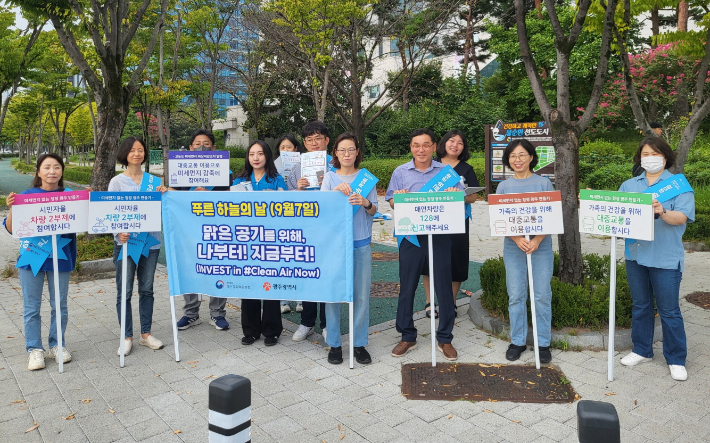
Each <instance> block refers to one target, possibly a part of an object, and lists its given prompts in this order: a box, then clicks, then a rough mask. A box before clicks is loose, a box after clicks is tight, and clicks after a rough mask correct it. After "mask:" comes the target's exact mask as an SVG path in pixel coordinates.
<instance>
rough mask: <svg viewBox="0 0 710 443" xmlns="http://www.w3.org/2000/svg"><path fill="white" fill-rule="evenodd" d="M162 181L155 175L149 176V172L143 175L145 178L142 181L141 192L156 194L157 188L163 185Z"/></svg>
mask: <svg viewBox="0 0 710 443" xmlns="http://www.w3.org/2000/svg"><path fill="white" fill-rule="evenodd" d="M162 181H163V180H162V179H161V178H160V177H156V176H154V175H153V174H148V173H147V172H144V173H143V178H142V179H141V189H140V191H141V192H154V191H155V188H157V187H158V186H160V184H161V183H162Z"/></svg>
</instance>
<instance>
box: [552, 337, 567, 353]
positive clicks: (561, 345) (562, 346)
mask: <svg viewBox="0 0 710 443" xmlns="http://www.w3.org/2000/svg"><path fill="white" fill-rule="evenodd" d="M550 347H551V348H552V349H559V350H561V351H569V342H568V341H567V340H551V341H550Z"/></svg>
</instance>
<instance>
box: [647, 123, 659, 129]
mask: <svg viewBox="0 0 710 443" xmlns="http://www.w3.org/2000/svg"><path fill="white" fill-rule="evenodd" d="M648 125H649V126H650V127H651V129H663V125H662V124H660V123H658V122H651V123H649V124H648Z"/></svg>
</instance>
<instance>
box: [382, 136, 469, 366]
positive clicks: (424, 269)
mask: <svg viewBox="0 0 710 443" xmlns="http://www.w3.org/2000/svg"><path fill="white" fill-rule="evenodd" d="M409 147H410V149H411V151H412V156H413V157H414V158H413V159H412V161H411V162H408V163H405V164H403V165H401V166H399V167H398V168H397V169H395V170H394V172H393V173H392V178H391V180H390V184H389V187H388V188H387V193H386V194H385V200H387V201H389V203H390V206H392V208H394V194H399V193H406V192H417V191H419V190H420V189H421V188H422V187H424V185H426V184H427V183H428V182H429V181H430V180H431V179H432V178H434V177H435V176H436V175H437V174H438V173H439V172H441V169H442V168H443V167H444V165H443V164H441V163H439V162H437V161H434V160H433V159H432V154H433V153H434V151H435V150H436V140H435V137H434V134H433V133H432V132H431V131H430V130H429V129H416V130H414V132H412V134H411V135H410V138H409ZM446 191H449V192H451V191H463V187H462V186H461V184H460V183H459V184H458V185H457V187H455V188H447V189H446ZM417 240H418V242H419V246H415V245H414V244H412V243H411V242H410V241H409V240H407V239H404V240H402V242H401V243H400V246H399V283H400V289H399V300H398V302H397V321H396V326H397V332H400V333H401V334H402V341H400V342H399V344H398V345H397V346H395V348H394V349H393V350H392V356H393V357H402V356H404V355H405V354H406V353H407V352H409V351H411V350H412V349H415V348H416V347H417V328H416V327H415V326H414V320H413V319H412V314H413V310H414V293H415V292H416V290H417V286H418V285H419V277H420V276H421V275H427V274H428V272H429V258H428V257H429V255H428V254H429V252H428V248H429V244H428V237H427V236H426V235H419V236H417ZM432 243H433V244H432V245H431V247H433V248H434V250H433V257H434V277H435V278H434V290H435V292H436V297H437V299H438V300H439V310H440V314H439V328H438V329H437V331H436V339H437V341H438V343H439V344H438V346H437V349H438V350H439V351H440V352H441V353H442V354H443V355H444V358H446V359H447V360H456V359H457V358H458V354H457V353H456V349H454V347H453V346H452V345H451V340H452V339H453V334H452V333H451V331H452V329H453V327H454V320H455V318H456V313H455V311H454V301H453V300H454V297H453V292H452V290H451V238H450V237H449V236H448V235H433V236H432Z"/></svg>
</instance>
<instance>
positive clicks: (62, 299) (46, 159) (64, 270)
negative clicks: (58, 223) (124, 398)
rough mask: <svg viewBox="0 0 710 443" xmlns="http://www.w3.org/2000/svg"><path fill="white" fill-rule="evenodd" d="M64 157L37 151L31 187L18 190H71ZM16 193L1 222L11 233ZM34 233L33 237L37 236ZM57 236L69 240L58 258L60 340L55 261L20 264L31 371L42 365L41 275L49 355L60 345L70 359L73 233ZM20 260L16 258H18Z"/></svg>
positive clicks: (54, 355)
mask: <svg viewBox="0 0 710 443" xmlns="http://www.w3.org/2000/svg"><path fill="white" fill-rule="evenodd" d="M63 175H64V160H62V157H61V156H59V155H57V154H54V153H50V154H44V155H40V156H39V158H38V159H37V169H36V172H35V178H34V180H33V181H32V187H31V188H30V189H27V190H25V191H23V192H22V193H21V194H42V193H45V192H63V191H70V189H67V188H65V187H64V179H63ZM15 195H16V194H15V193H14V192H11V193H10V194H9V195H8V196H7V202H6V205H7V207H8V208H10V213H9V214H8V216H7V218H5V219H4V220H3V225H5V229H7V232H9V233H10V234H12V205H13V204H14V203H15ZM37 238H38V237H34V238H33V239H37ZM60 238H63V239H68V240H70V241H69V243H67V244H66V245H64V246H63V247H62V251H64V255H65V256H66V258H65V259H62V258H59V260H58V262H57V264H58V265H59V269H58V270H57V271H58V272H59V305H60V312H61V316H62V317H61V321H62V341H63V343H57V341H58V340H57V321H56V315H57V314H56V312H57V310H56V306H55V304H54V289H55V288H54V271H55V270H54V263H53V259H52V257H47V259H46V260H45V261H44V263H42V267H41V268H40V269H39V272H37V274H36V275H35V273H34V272H33V271H32V268H31V267H30V265H24V266H20V267H19V270H18V271H19V276H20V286H21V287H22V304H23V311H24V313H23V319H24V324H25V348H26V350H27V353H28V361H27V369H29V370H30V371H34V370H37V369H44V347H43V346H42V318H41V316H40V307H41V304H42V288H43V286H44V279H45V277H47V286H48V287H49V306H50V307H51V317H50V322H49V356H50V357H51V358H54V360H55V361H57V363H59V361H58V360H57V358H58V355H59V350H58V346H62V361H63V362H64V363H69V362H70V361H71V352H69V350H68V349H67V348H66V341H67V340H66V329H67V322H68V321H69V311H68V309H67V294H68V293H69V274H71V271H73V270H74V265H75V264H76V234H62V235H61V236H60ZM18 261H19V259H18Z"/></svg>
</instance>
